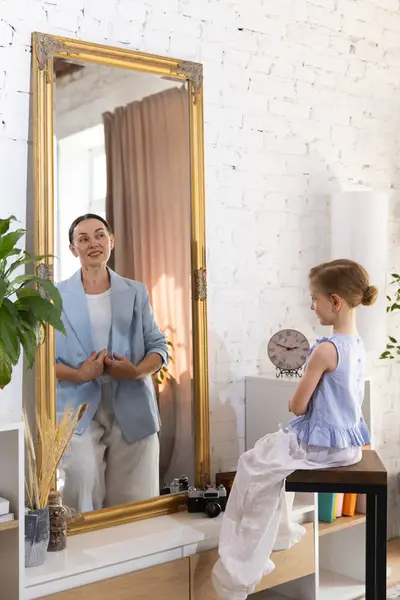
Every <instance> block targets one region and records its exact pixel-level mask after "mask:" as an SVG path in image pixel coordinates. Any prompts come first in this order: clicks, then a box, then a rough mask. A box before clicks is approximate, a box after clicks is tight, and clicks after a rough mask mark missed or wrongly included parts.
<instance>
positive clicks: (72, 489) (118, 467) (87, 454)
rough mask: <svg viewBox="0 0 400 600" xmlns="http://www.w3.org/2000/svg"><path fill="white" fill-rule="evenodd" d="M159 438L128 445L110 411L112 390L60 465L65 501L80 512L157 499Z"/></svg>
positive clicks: (106, 389)
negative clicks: (62, 474)
mask: <svg viewBox="0 0 400 600" xmlns="http://www.w3.org/2000/svg"><path fill="white" fill-rule="evenodd" d="M159 460H160V445H159V440H158V434H157V433H154V434H152V435H149V436H147V437H145V438H143V439H142V440H139V441H138V442H134V443H133V444H128V443H127V442H126V441H125V439H124V437H123V435H122V432H121V429H120V427H119V425H118V423H117V421H116V419H115V415H114V411H113V409H112V385H110V384H103V389H102V400H101V403H100V406H99V408H98V410H97V412H96V414H95V416H94V418H93V421H92V423H91V425H90V428H89V429H88V431H86V432H85V433H84V434H83V435H74V436H73V437H72V440H71V444H70V447H69V449H68V451H67V452H66V454H65V456H64V459H63V461H62V465H61V467H62V469H63V470H64V472H65V484H64V490H63V502H64V504H65V505H66V506H68V507H69V508H72V509H73V510H76V511H78V512H88V511H91V510H98V509H101V508H104V507H109V506H118V505H121V504H131V503H133V502H140V501H143V500H148V499H150V498H154V497H156V496H158V495H159V493H160V490H159Z"/></svg>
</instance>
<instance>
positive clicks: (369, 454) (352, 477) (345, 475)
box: [286, 450, 387, 485]
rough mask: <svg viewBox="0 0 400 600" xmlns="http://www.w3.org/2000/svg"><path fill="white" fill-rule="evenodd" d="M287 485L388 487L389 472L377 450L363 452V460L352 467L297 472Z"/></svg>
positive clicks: (289, 478)
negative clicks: (336, 484)
mask: <svg viewBox="0 0 400 600" xmlns="http://www.w3.org/2000/svg"><path fill="white" fill-rule="evenodd" d="M286 482H287V483H290V484H296V483H320V484H335V483H339V484H340V483H344V484H349V483H350V484H355V485H387V472H386V469H385V467H384V466H383V464H382V461H381V459H380V458H379V456H378V455H377V453H376V452H375V450H363V454H362V459H361V460H360V462H359V463H357V464H356V465H351V467H335V468H333V469H316V470H313V471H306V470H304V471H300V470H299V471H295V472H294V473H292V474H291V475H289V476H288V477H287V479H286Z"/></svg>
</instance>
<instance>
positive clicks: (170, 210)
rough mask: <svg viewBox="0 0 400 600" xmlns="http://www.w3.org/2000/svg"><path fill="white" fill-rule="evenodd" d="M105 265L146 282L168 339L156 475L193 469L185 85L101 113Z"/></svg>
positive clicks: (165, 477)
mask: <svg viewBox="0 0 400 600" xmlns="http://www.w3.org/2000/svg"><path fill="white" fill-rule="evenodd" d="M103 121H104V131H105V146H106V159H107V200H106V216H107V220H108V221H109V223H110V225H111V227H112V229H113V231H114V233H115V237H116V244H115V250H114V253H113V261H112V263H111V267H112V268H114V269H115V271H116V272H117V273H118V274H120V275H122V276H124V277H129V278H130V279H135V280H137V281H141V282H143V283H145V284H146V286H147V288H148V290H149V294H150V298H151V303H152V307H153V310H154V313H155V316H156V320H157V322H158V324H159V326H160V328H161V329H162V330H163V331H165V333H166V335H167V338H168V339H169V340H170V341H171V342H172V344H173V346H174V350H173V357H174V361H175V362H174V363H173V364H172V363H170V365H169V368H170V372H171V374H172V376H173V378H174V381H173V382H172V383H170V384H167V385H164V386H162V388H161V390H160V394H159V406H160V414H161V421H162V429H161V432H160V444H161V456H160V479H161V483H164V482H166V483H170V481H171V479H172V478H173V477H178V476H179V475H181V474H183V473H184V474H187V475H188V476H189V477H190V478H192V476H193V452H192V447H193V435H192V323H191V282H190V271H191V265H190V154H189V103H188V92H187V90H185V89H183V88H181V89H179V88H171V89H169V90H167V91H164V92H161V93H158V94H155V95H152V96H149V97H147V98H144V99H143V100H141V101H139V102H133V103H131V104H128V105H127V106H124V107H120V108H117V109H116V110H115V111H114V112H113V113H106V114H104V115H103Z"/></svg>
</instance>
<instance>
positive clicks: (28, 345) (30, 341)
mask: <svg viewBox="0 0 400 600" xmlns="http://www.w3.org/2000/svg"><path fill="white" fill-rule="evenodd" d="M19 339H20V342H21V344H22V347H23V349H24V352H25V356H26V359H27V361H28V365H29V368H32V367H33V364H34V362H35V356H36V348H37V347H38V345H39V341H40V339H39V338H38V336H37V334H36V332H35V331H34V330H32V329H30V328H28V327H24V326H22V327H21V328H20V330H19Z"/></svg>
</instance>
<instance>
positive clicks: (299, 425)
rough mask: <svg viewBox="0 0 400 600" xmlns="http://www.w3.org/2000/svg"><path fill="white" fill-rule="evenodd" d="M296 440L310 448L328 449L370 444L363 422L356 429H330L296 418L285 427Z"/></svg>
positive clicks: (302, 418)
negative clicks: (320, 447) (293, 434)
mask: <svg viewBox="0 0 400 600" xmlns="http://www.w3.org/2000/svg"><path fill="white" fill-rule="evenodd" d="M287 431H291V432H293V433H295V434H296V435H297V438H298V439H299V440H300V441H302V442H306V443H307V444H308V445H310V446H322V447H328V448H348V447H349V446H366V445H368V444H370V443H371V441H370V435H369V431H368V428H367V426H366V424H365V423H364V422H361V423H360V424H359V425H357V426H356V427H346V428H345V429H344V428H340V427H331V426H329V425H325V426H324V425H320V424H317V423H311V421H310V420H309V419H304V417H298V419H293V420H292V422H291V423H289V425H288V427H287Z"/></svg>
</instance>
